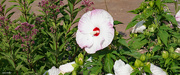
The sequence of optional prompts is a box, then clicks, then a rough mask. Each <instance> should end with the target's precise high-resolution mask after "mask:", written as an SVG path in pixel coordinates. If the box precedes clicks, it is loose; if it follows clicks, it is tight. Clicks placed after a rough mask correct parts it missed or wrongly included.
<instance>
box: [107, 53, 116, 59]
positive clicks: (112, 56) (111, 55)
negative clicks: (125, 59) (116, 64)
mask: <svg viewBox="0 0 180 75" xmlns="http://www.w3.org/2000/svg"><path fill="white" fill-rule="evenodd" d="M109 55H110V57H111V58H112V59H114V60H117V59H116V56H115V55H113V54H109Z"/></svg>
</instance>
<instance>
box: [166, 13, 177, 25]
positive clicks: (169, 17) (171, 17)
mask: <svg viewBox="0 0 180 75" xmlns="http://www.w3.org/2000/svg"><path fill="white" fill-rule="evenodd" d="M163 16H164V17H165V18H166V19H167V20H168V21H171V22H172V23H173V24H175V25H178V23H177V21H176V19H175V17H174V16H172V15H169V14H166V15H165V14H163Z"/></svg>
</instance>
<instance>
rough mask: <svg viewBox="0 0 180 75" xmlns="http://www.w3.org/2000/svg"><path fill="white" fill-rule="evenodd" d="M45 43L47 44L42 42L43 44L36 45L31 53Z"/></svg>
mask: <svg viewBox="0 0 180 75" xmlns="http://www.w3.org/2000/svg"><path fill="white" fill-rule="evenodd" d="M44 45H45V43H42V44H39V45H38V46H35V47H34V49H33V50H32V51H31V53H33V52H34V51H35V50H37V49H38V48H41V47H42V46H44Z"/></svg>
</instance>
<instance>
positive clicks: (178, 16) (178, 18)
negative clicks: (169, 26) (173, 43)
mask: <svg viewBox="0 0 180 75" xmlns="http://www.w3.org/2000/svg"><path fill="white" fill-rule="evenodd" d="M175 18H176V21H177V23H178V28H180V10H179V11H178V12H177V13H176V16H175Z"/></svg>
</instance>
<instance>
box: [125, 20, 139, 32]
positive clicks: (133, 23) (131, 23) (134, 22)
mask: <svg viewBox="0 0 180 75" xmlns="http://www.w3.org/2000/svg"><path fill="white" fill-rule="evenodd" d="M137 23H138V21H132V22H130V23H129V24H128V26H127V27H126V30H127V29H129V28H131V27H133V26H135V25H136V24H137Z"/></svg>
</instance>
